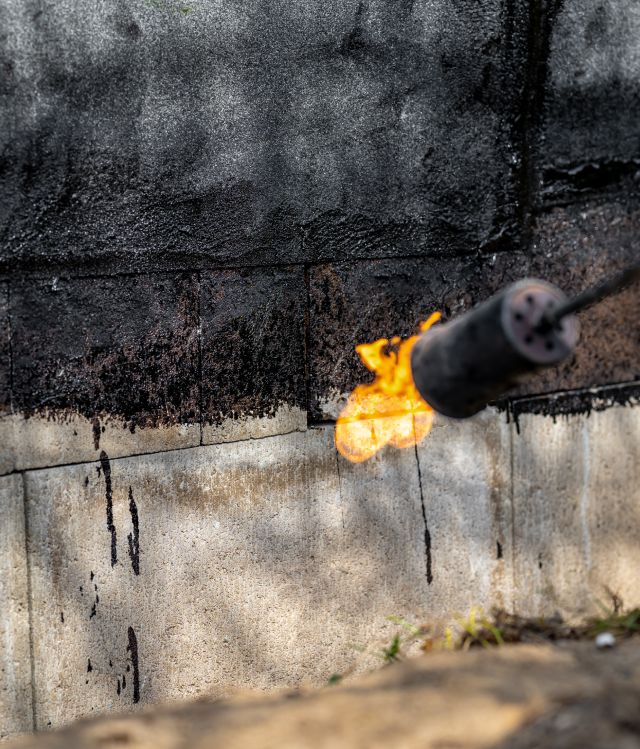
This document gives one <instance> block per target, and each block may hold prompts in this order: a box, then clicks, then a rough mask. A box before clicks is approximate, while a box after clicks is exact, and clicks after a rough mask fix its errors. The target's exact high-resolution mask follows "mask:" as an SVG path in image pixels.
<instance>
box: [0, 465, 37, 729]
mask: <svg viewBox="0 0 640 749" xmlns="http://www.w3.org/2000/svg"><path fill="white" fill-rule="evenodd" d="M24 526H25V523H24V505H23V500H22V477H21V476H5V477H3V478H0V741H2V740H3V739H4V738H6V737H8V736H13V735H16V734H20V733H23V732H26V731H31V730H33V712H32V706H31V653H30V644H29V601H28V584H27V554H26V548H25V527H24Z"/></svg>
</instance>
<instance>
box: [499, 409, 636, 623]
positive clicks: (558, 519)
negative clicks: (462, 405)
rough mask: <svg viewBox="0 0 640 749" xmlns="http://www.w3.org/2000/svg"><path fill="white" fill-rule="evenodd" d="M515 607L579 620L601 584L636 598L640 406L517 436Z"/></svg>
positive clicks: (523, 426) (533, 424)
mask: <svg viewBox="0 0 640 749" xmlns="http://www.w3.org/2000/svg"><path fill="white" fill-rule="evenodd" d="M512 481H513V513H514V518H515V522H514V551H515V560H514V563H515V584H516V592H515V607H514V610H515V611H517V612H518V613H521V614H524V615H534V616H542V615H551V614H554V613H556V612H559V613H561V614H562V615H563V616H564V617H566V618H568V619H579V618H582V617H584V616H585V615H587V614H593V613H597V612H599V611H600V612H601V610H602V604H603V603H605V602H606V600H607V592H606V591H607V588H609V589H610V590H612V591H613V592H615V593H617V594H618V595H620V596H622V598H623V599H624V600H625V601H626V602H627V603H628V604H629V605H635V604H636V602H637V601H640V580H639V578H638V574H637V570H638V568H639V565H640V545H639V544H638V538H639V536H640V409H639V408H637V407H634V408H624V407H613V408H609V409H607V410H605V411H602V412H594V413H591V414H589V415H587V414H583V415H578V416H572V417H570V418H566V417H559V418H557V419H555V420H554V419H551V418H548V417H546V418H545V417H543V418H541V417H539V416H534V415H524V416H522V417H521V418H520V419H519V433H516V434H514V436H513V477H512Z"/></svg>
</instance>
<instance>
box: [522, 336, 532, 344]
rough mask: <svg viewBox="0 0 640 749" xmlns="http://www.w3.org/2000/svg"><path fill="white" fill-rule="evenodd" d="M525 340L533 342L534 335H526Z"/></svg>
mask: <svg viewBox="0 0 640 749" xmlns="http://www.w3.org/2000/svg"><path fill="white" fill-rule="evenodd" d="M524 342H525V343H533V336H532V335H526V336H525V337H524Z"/></svg>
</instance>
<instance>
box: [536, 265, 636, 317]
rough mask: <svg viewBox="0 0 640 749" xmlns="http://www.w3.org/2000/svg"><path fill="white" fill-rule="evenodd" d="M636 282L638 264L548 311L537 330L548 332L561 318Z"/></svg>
mask: <svg viewBox="0 0 640 749" xmlns="http://www.w3.org/2000/svg"><path fill="white" fill-rule="evenodd" d="M638 281H640V263H637V264H636V265H632V266H630V267H629V268H625V269H624V270H623V271H622V272H621V273H618V274H617V275H616V276H612V277H611V278H607V279H606V280H605V281H602V282H601V283H599V284H596V285H595V286H592V287H591V288H590V289H586V290H585V291H583V292H582V293H580V294H578V296H576V297H574V298H573V299H568V300H567V301H566V302H564V303H563V304H560V305H558V306H557V307H555V308H554V309H551V310H549V312H547V313H545V315H544V317H543V318H542V320H541V321H540V325H539V326H538V329H539V330H540V331H545V330H549V329H550V328H552V327H553V326H554V325H557V324H558V322H559V321H560V320H562V318H563V317H566V316H567V315H570V314H572V313H573V312H580V311H581V310H584V309H587V308H588V307H591V306H592V305H594V304H597V303H598V302H600V301H602V300H603V299H605V298H606V297H609V296H612V295H613V294H617V293H618V292H620V291H622V290H623V289H625V288H626V287H627V286H630V285H631V284H633V283H637V282H638Z"/></svg>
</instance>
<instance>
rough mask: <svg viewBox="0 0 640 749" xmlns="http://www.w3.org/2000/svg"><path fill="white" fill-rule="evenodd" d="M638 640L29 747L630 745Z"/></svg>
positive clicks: (144, 721)
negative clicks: (607, 649) (603, 649)
mask: <svg viewBox="0 0 640 749" xmlns="http://www.w3.org/2000/svg"><path fill="white" fill-rule="evenodd" d="M639 707H640V645H639V644H638V642H637V640H636V641H628V642H625V643H624V644H622V645H621V646H619V647H618V648H617V649H615V650H612V651H607V652H602V651H598V650H596V648H595V646H594V644H593V643H592V642H582V643H574V644H571V645H569V644H566V645H562V644H561V645H556V646H551V645H546V644H545V645H516V646H504V647H501V648H496V649H492V650H473V651H470V652H457V653H451V652H450V653H440V654H433V655H427V656H422V657H419V658H415V659H412V660H409V661H407V662H405V663H402V664H398V665H392V666H389V667H387V668H384V669H382V670H380V671H378V672H376V673H372V674H369V675H367V676H365V677H360V678H358V679H355V680H353V681H351V682H350V683H348V684H345V685H342V686H327V687H326V688H324V689H322V690H319V691H313V692H307V693H295V692H293V693H285V694H281V695H279V696H275V697H273V696H272V697H263V696H260V695H255V694H244V695H239V696H237V697H234V698H232V699H230V700H227V701H226V702H212V701H210V700H207V699H203V700H201V701H198V702H194V703H188V704H184V705H175V706H167V707H164V708H155V709H154V710H153V711H147V712H145V713H143V714H141V715H137V716H130V717H124V716H118V717H114V718H106V719H100V720H93V721H82V722H80V723H78V724H77V725H75V726H73V727H71V728H69V729H67V730H64V731H60V732H58V733H51V734H43V735H40V736H36V737H34V738H30V739H26V740H22V741H20V742H16V743H12V744H10V746H15V747H16V749H17V747H23V749H27V748H28V747H32V748H33V749H58V748H59V749H63V748H64V749H81V748H82V749H84V748H86V749H90V748H91V747H100V748H101V749H108V748H109V747H122V746H127V747H131V749H143V748H144V749H146V748H147V747H154V748H155V747H158V748H159V749H181V748H182V747H190V749H214V748H217V747H220V748H221V749H222V747H224V749H235V748H236V747H237V748H238V749H240V747H242V749H246V747H252V749H263V748H264V749H267V747H268V748H269V749H271V748H275V747H278V748H280V749H286V748H287V747H291V749H306V748H309V749H312V748H313V749H316V748H317V749H320V748H322V749H324V748H325V747H338V748H339V749H341V748H344V749H347V748H348V749H360V748H362V749H377V748H378V747H380V748H382V747H402V749H414V747H415V749H418V748H419V749H444V748H445V747H447V748H449V747H450V748H451V749H453V748H454V747H455V748H456V749H489V748H491V749H529V748H530V749H533V747H545V748H547V747H548V748H551V749H552V748H553V747H563V748H564V749H573V748H575V749H584V747H591V748H593V749H611V747H616V749H635V748H636V747H640V709H639Z"/></svg>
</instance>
